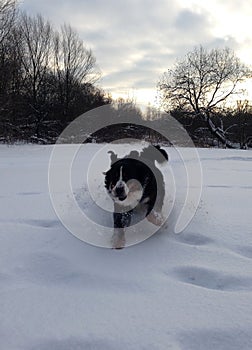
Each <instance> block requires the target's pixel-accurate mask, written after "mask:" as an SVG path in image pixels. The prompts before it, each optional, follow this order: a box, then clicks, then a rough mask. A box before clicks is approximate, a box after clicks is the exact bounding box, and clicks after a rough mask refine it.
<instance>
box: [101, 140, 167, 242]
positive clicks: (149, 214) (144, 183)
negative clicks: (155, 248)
mask: <svg viewBox="0 0 252 350" xmlns="http://www.w3.org/2000/svg"><path fill="white" fill-rule="evenodd" d="M108 153H110V160H111V167H110V169H109V170H108V171H107V172H105V173H104V175H105V187H106V190H107V192H108V194H109V196H110V197H111V198H112V200H113V202H114V213H113V220H114V234H113V237H112V247H113V248H116V249H120V248H123V247H124V246H125V229H126V227H128V226H130V225H131V222H132V217H133V215H134V213H136V212H137V211H138V209H139V208H140V207H141V210H144V217H146V218H147V219H148V220H149V221H150V222H152V223H153V224H155V225H158V226H161V225H162V223H163V218H162V214H161V210H162V206H163V201H164V196H165V184H164V178H163V175H162V173H161V171H160V170H159V169H158V167H157V166H156V164H155V161H157V162H158V163H164V162H167V161H168V155H167V153H166V151H165V150H164V149H162V148H161V147H160V146H159V145H156V146H153V145H149V146H148V147H146V148H144V149H143V150H142V152H140V153H139V152H137V151H131V152H130V153H129V154H128V155H127V156H125V157H123V158H118V156H117V155H116V154H115V153H114V152H113V151H109V152H108Z"/></svg>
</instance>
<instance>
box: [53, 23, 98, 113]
mask: <svg viewBox="0 0 252 350" xmlns="http://www.w3.org/2000/svg"><path fill="white" fill-rule="evenodd" d="M54 66H55V72H56V74H57V77H58V81H59V85H60V87H59V90H60V91H61V99H62V103H63V104H64V106H65V111H64V113H65V114H67V112H68V109H69V105H70V103H71V101H72V98H73V95H74V88H75V86H76V85H80V84H87V85H88V84H89V85H90V86H92V84H93V83H94V82H95V81H96V80H97V79H98V76H99V75H98V73H97V67H96V60H95V58H94V56H93V54H92V51H91V50H88V49H87V48H86V47H85V45H84V43H83V41H82V40H81V39H80V38H79V36H78V34H77V32H75V31H74V29H73V28H72V27H71V26H70V25H66V24H65V25H63V26H62V27H61V31H60V32H59V33H56V34H55V37H54Z"/></svg>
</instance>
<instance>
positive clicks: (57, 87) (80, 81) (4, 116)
mask: <svg viewBox="0 0 252 350" xmlns="http://www.w3.org/2000/svg"><path fill="white" fill-rule="evenodd" d="M99 76H100V73H99V69H98V67H97V65H96V60H95V57H94V55H93V53H92V51H91V50H89V49H87V48H86V47H85V45H84V43H83V41H82V40H81V39H80V37H79V35H78V34H77V32H75V30H74V29H73V28H72V27H71V26H69V25H66V24H64V25H62V26H61V28H60V30H55V28H53V26H52V24H51V23H50V22H49V21H47V20H46V19H44V18H43V17H42V16H41V15H36V16H28V15H27V14H26V13H21V12H19V11H18V9H17V4H16V1H15V0H1V2H0V141H2V142H15V141H18V140H23V141H28V142H40V143H48V142H54V141H55V139H56V137H57V136H58V135H59V134H60V132H61V131H62V130H63V129H64V128H65V127H66V126H67V124H68V123H69V122H70V121H72V120H73V119H74V118H76V117H77V116H78V115H80V114H82V113H84V112H86V111H87V110H89V109H93V108H95V107H98V106H101V105H103V104H107V103H109V102H110V99H109V98H108V97H106V95H105V93H104V92H103V91H102V90H101V89H99V88H98V87H96V85H95V84H96V82H97V80H98V78H99Z"/></svg>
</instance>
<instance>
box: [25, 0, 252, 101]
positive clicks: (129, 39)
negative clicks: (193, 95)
mask: <svg viewBox="0 0 252 350" xmlns="http://www.w3.org/2000/svg"><path fill="white" fill-rule="evenodd" d="M21 4H22V5H21V8H22V9H25V10H26V11H27V12H28V13H29V14H35V13H40V14H42V15H43V16H44V17H46V18H48V19H50V20H51V22H52V23H54V24H55V26H59V25H61V24H63V23H64V22H66V23H69V24H71V26H72V27H74V28H75V29H76V30H77V31H78V32H79V35H80V37H81V38H82V39H83V40H84V42H85V44H86V46H87V47H89V48H91V49H92V51H93V53H94V56H95V57H96V59H97V63H98V65H99V67H100V70H101V72H102V79H101V81H100V82H99V85H100V86H101V87H102V88H104V89H105V90H106V91H109V92H111V93H112V95H113V96H114V97H117V96H123V97H125V96H129V97H135V98H137V102H139V103H142V102H145V103H148V101H150V102H151V103H153V101H154V100H155V95H156V84H157V81H158V79H159V77H160V76H161V74H162V73H163V72H164V71H166V70H167V69H168V68H171V66H172V64H173V63H174V61H175V59H176V58H180V57H183V56H184V55H185V54H186V53H187V52H188V51H189V50H192V49H193V48H194V47H195V46H197V45H199V44H202V45H203V46H205V47H225V46H228V47H230V48H232V49H234V50H235V52H236V53H237V55H238V56H239V57H240V58H241V59H242V60H243V61H244V62H245V63H247V64H250V63H252V62H250V60H251V58H252V30H251V19H252V3H251V0H211V1H205V0H157V1H153V0H124V1H121V0H107V1H104V0H43V1H41V0H22V2H21ZM251 61H252V60H251Z"/></svg>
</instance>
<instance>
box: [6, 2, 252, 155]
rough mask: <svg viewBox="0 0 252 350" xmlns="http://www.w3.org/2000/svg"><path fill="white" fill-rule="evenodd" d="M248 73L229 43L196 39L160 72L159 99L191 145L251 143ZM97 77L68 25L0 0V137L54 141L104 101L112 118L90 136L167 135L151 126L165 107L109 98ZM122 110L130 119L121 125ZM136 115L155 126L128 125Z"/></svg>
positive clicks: (161, 123)
mask: <svg viewBox="0 0 252 350" xmlns="http://www.w3.org/2000/svg"><path fill="white" fill-rule="evenodd" d="M157 54H158V53H157ZM251 76H252V73H251V70H250V69H248V68H247V67H246V66H245V65H244V64H242V63H241V62H240V61H239V59H238V58H237V57H236V56H235V54H234V53H233V52H232V51H231V50H229V49H213V50H206V49H205V48H203V47H201V46H200V47H198V48H195V50H193V51H192V52H189V53H188V54H187V55H186V56H185V58H184V59H183V60H181V61H178V62H177V63H176V64H175V65H174V67H173V68H172V69H169V70H168V71H167V72H165V73H164V74H163V76H162V77H161V79H160V81H159V83H158V93H159V94H160V97H161V105H162V106H161V107H162V108H163V109H164V110H165V111H167V112H169V113H170V114H171V115H172V116H173V117H174V118H175V119H177V120H178V121H179V122H180V123H181V124H182V125H183V126H184V128H185V129H186V130H187V132H188V133H189V135H190V136H191V138H192V139H193V141H194V142H195V144H196V145H197V146H202V147H206V146H216V147H231V148H243V149H247V148H251V147H252V107H251V106H250V104H249V102H248V101H246V100H244V99H241V100H239V96H240V95H238V93H239V90H238V89H239V83H240V82H243V81H245V80H246V79H250V78H251ZM99 78H100V71H99V68H98V66H97V64H96V59H95V56H94V55H93V53H92V51H91V50H90V49H88V48H87V47H86V46H85V44H84V43H83V41H82V40H81V38H80V37H79V35H78V33H77V32H76V31H75V30H74V29H73V28H72V27H71V26H70V25H67V24H62V26H61V27H60V28H59V29H55V27H54V26H53V25H52V24H51V23H50V22H49V21H48V20H46V19H45V18H43V17H42V16H41V15H36V16H29V15H27V14H26V13H24V12H21V11H19V9H18V6H17V2H16V0H0V142H4V143H14V142H17V141H22V142H34V143H45V144H47V143H54V142H55V141H56V140H57V137H58V136H59V135H60V134H61V132H62V131H63V130H64V129H65V127H66V126H67V125H68V124H69V123H70V122H71V121H72V120H74V119H75V118H76V117H78V116H79V115H81V114H83V113H85V112H86V111H89V110H91V109H94V108H96V107H99V106H103V105H105V104H109V105H110V106H109V108H110V109H111V124H113V126H111V127H110V128H109V127H107V128H105V129H103V130H100V131H98V132H96V134H95V135H89V134H88V130H84V133H86V134H87V136H88V140H89V141H91V142H94V141H95V142H110V141H111V140H112V139H113V140H116V139H119V138H127V137H131V138H136V139H139V138H141V139H146V140H148V141H151V142H165V140H164V139H163V138H162V137H161V135H158V134H157V133H156V132H155V131H154V130H155V128H158V129H159V130H160V129H162V130H164V131H165V130H167V128H169V127H170V125H169V122H168V118H167V114H164V113H163V114H162V113H160V112H159V111H156V110H155V109H153V108H151V107H149V108H147V111H146V112H145V114H144V115H143V112H142V111H141V110H140V109H138V108H137V107H136V104H135V103H134V101H132V100H131V101H124V100H122V99H121V100H118V101H116V102H117V103H112V102H113V101H112V99H111V98H110V97H109V95H108V94H106V93H105V92H104V91H103V90H102V89H101V88H99V87H98V80H99ZM232 96H233V98H234V96H235V100H236V101H237V105H236V106H235V105H234V104H233V105H232V107H231V105H230V104H229V103H228V99H229V98H230V97H232ZM125 102H126V103H125ZM124 114H127V116H128V117H129V123H126V124H125V125H120V115H121V116H122V115H124ZM142 119H148V120H149V121H150V123H148V125H153V129H151V128H150V129H146V128H142V127H137V126H136V125H132V124H133V123H132V121H134V123H135V124H138V122H139V124H141V123H140V121H141V120H142ZM181 145H182V144H181Z"/></svg>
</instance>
